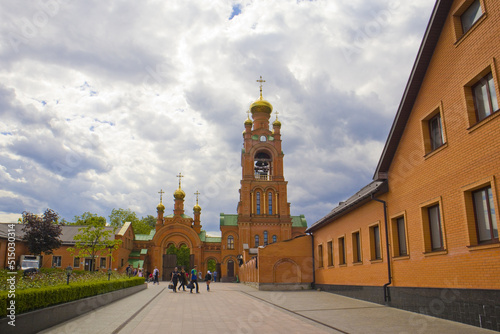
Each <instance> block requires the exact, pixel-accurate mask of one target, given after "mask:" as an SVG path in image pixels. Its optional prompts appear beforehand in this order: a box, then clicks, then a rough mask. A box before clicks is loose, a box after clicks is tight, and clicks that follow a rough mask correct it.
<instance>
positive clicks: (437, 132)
mask: <svg viewBox="0 0 500 334" xmlns="http://www.w3.org/2000/svg"><path fill="white" fill-rule="evenodd" d="M428 124H429V137H430V138H429V139H430V141H431V151H434V150H435V149H437V148H438V147H440V146H441V145H443V144H444V138H443V128H442V124H441V115H440V114H437V115H436V116H434V117H432V118H431V119H430V120H429V123H428Z"/></svg>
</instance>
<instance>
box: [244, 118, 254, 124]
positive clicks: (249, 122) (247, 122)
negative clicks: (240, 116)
mask: <svg viewBox="0 0 500 334" xmlns="http://www.w3.org/2000/svg"><path fill="white" fill-rule="evenodd" d="M252 124H253V122H252V120H251V119H250V118H247V119H246V120H245V125H252Z"/></svg>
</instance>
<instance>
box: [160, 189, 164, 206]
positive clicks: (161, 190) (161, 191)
mask: <svg viewBox="0 0 500 334" xmlns="http://www.w3.org/2000/svg"><path fill="white" fill-rule="evenodd" d="M164 193H165V192H164V191H163V189H160V191H159V192H158V194H160V203H161V200H162V197H163V194H164Z"/></svg>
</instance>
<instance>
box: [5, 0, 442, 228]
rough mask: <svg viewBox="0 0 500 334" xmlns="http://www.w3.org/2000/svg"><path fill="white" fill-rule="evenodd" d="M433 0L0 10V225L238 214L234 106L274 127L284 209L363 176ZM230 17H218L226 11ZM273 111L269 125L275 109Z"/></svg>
mask: <svg viewBox="0 0 500 334" xmlns="http://www.w3.org/2000/svg"><path fill="white" fill-rule="evenodd" d="M433 5H434V1H433V0H422V1H418V2H407V1H390V2H387V1H385V0H370V1H368V0H359V1H351V0H339V1H300V2H297V1H279V2H277V1H263V0H257V1H255V0H252V1H251V0H245V1H238V2H234V1H232V0H225V1H215V2H206V1H202V0H190V1H184V0H182V1H181V0H177V1H169V2H168V4H167V3H158V2H153V1H151V2H150V1H142V2H137V3H136V2H127V3H123V2H120V3H118V2H102V1H97V0H95V1H65V0H47V1H41V2H37V3H36V4H35V5H32V6H26V5H25V4H24V3H23V2H19V1H15V0H7V1H2V2H1V4H0V63H1V65H2V66H0V118H1V120H2V122H0V133H1V134H2V135H1V136H0V221H16V220H17V217H19V215H20V214H21V212H22V211H24V210H27V211H31V212H43V211H44V210H45V209H46V208H51V209H54V210H55V211H57V212H59V213H60V214H61V216H62V217H64V218H66V219H70V220H71V219H72V218H73V217H74V216H75V215H81V214H82V213H83V212H85V211H90V212H92V213H97V214H99V215H102V216H104V217H108V216H109V214H110V213H111V210H112V209H113V208H130V209H131V210H133V211H135V212H136V213H137V214H138V216H139V217H141V216H146V215H156V205H157V204H158V202H159V194H158V191H160V189H163V190H164V191H165V192H166V193H165V194H164V196H163V203H164V204H165V206H166V211H167V212H169V211H172V210H173V197H172V194H173V192H174V191H175V190H176V188H177V186H178V179H177V178H176V175H177V174H178V173H179V172H182V174H183V175H185V177H184V178H183V180H182V187H183V189H184V191H185V192H186V199H185V209H186V213H187V214H189V215H192V207H193V206H194V204H195V203H196V197H195V195H194V193H195V192H196V191H197V190H198V191H200V193H201V195H200V201H199V203H200V206H201V207H202V215H201V219H202V225H203V228H204V229H206V230H207V231H209V232H210V233H214V232H217V231H218V230H219V228H218V224H219V213H220V212H225V213H236V206H237V203H238V200H239V195H238V189H239V185H240V184H239V181H240V179H241V166H240V159H241V147H242V143H243V138H242V131H243V129H244V125H243V122H244V121H245V119H246V118H247V114H246V111H247V110H248V108H249V106H250V104H251V103H252V102H253V101H255V100H256V99H257V98H258V96H259V85H258V83H257V82H256V80H257V79H258V78H259V77H260V76H261V75H262V76H263V78H264V80H266V82H265V83H264V86H263V95H264V98H265V99H266V100H268V101H269V102H271V103H272V104H273V106H274V110H275V111H278V112H279V119H280V121H281V123H282V140H283V152H284V153H285V158H284V159H285V160H284V163H285V178H286V179H287V181H288V196H289V197H288V200H289V202H290V203H291V213H292V214H293V215H299V214H305V216H306V219H307V220H308V222H309V224H312V223H314V222H315V221H316V220H317V219H319V218H321V217H323V216H324V215H325V214H327V213H328V212H329V211H330V210H331V209H332V208H334V207H335V206H336V205H337V204H338V202H339V201H342V200H345V199H346V198H348V197H349V196H351V195H352V194H353V193H354V192H356V191H357V190H359V189H360V188H361V187H363V186H364V185H366V184H367V183H369V182H370V181H371V177H372V175H373V172H374V169H375V166H376V164H377V162H378V159H379V157H380V153H381V151H382V148H383V146H384V143H385V140H386V137H387V134H388V131H389V128H390V125H391V124H392V119H393V117H394V115H395V113H396V109H397V106H398V104H399V101H400V100H401V96H402V93H403V90H404V87H405V85H406V82H407V80H408V77H409V74H410V69H411V67H412V65H413V62H414V60H415V57H416V54H417V51H418V47H419V45H420V42H421V39H422V36H423V33H424V30H425V27H426V25H427V22H428V20H429V17H430V14H431V10H432V7H433ZM228 18H229V19H228ZM275 117H276V116H275V115H273V116H272V118H271V121H273V120H274V119H275Z"/></svg>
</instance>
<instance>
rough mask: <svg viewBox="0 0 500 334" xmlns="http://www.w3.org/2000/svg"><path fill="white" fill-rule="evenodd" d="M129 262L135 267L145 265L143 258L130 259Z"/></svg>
mask: <svg viewBox="0 0 500 334" xmlns="http://www.w3.org/2000/svg"><path fill="white" fill-rule="evenodd" d="M128 263H130V264H131V265H132V267H133V268H142V267H143V265H144V261H143V260H128Z"/></svg>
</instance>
